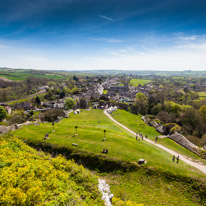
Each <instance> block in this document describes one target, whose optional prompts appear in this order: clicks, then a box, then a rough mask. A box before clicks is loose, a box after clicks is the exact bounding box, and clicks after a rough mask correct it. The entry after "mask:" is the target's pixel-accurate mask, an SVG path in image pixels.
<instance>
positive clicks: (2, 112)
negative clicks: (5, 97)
mask: <svg viewBox="0 0 206 206" xmlns="http://www.w3.org/2000/svg"><path fill="white" fill-rule="evenodd" d="M6 116H7V112H6V110H5V109H4V107H2V106H0V122H1V121H2V120H3V119H5V118H6Z"/></svg>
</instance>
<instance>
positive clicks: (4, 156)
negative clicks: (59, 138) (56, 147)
mask: <svg viewBox="0 0 206 206" xmlns="http://www.w3.org/2000/svg"><path fill="white" fill-rule="evenodd" d="M0 205H31V206H32V205H35V206H36V205H49V206H50V205H55V206H56V205H102V200H101V197H100V193H99V191H98V179H97V177H96V176H94V175H91V173H90V172H89V171H88V170H86V169H84V168H83V167H82V166H78V165H76V164H75V163H74V162H73V161H67V160H66V159H65V158H63V157H61V156H58V157H57V158H51V157H50V156H49V155H45V154H44V153H43V152H37V151H36V150H34V149H32V148H30V147H29V146H27V145H26V144H24V143H23V142H22V141H21V140H19V139H18V138H16V137H12V136H6V137H0Z"/></svg>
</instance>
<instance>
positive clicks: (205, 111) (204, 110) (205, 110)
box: [200, 106, 206, 122]
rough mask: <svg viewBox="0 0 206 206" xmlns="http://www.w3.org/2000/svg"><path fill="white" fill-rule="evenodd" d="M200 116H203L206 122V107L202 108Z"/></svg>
mask: <svg viewBox="0 0 206 206" xmlns="http://www.w3.org/2000/svg"><path fill="white" fill-rule="evenodd" d="M200 115H201V116H202V119H203V120H204V122H206V106H201V107H200Z"/></svg>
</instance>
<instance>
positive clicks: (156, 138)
mask: <svg viewBox="0 0 206 206" xmlns="http://www.w3.org/2000/svg"><path fill="white" fill-rule="evenodd" d="M157 140H158V136H156V137H155V144H156V143H157Z"/></svg>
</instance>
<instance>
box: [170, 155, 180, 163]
mask: <svg viewBox="0 0 206 206" xmlns="http://www.w3.org/2000/svg"><path fill="white" fill-rule="evenodd" d="M175 159H176V160H177V163H179V160H180V157H179V155H178V156H177V157H175V155H173V157H172V161H173V162H175Z"/></svg>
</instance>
